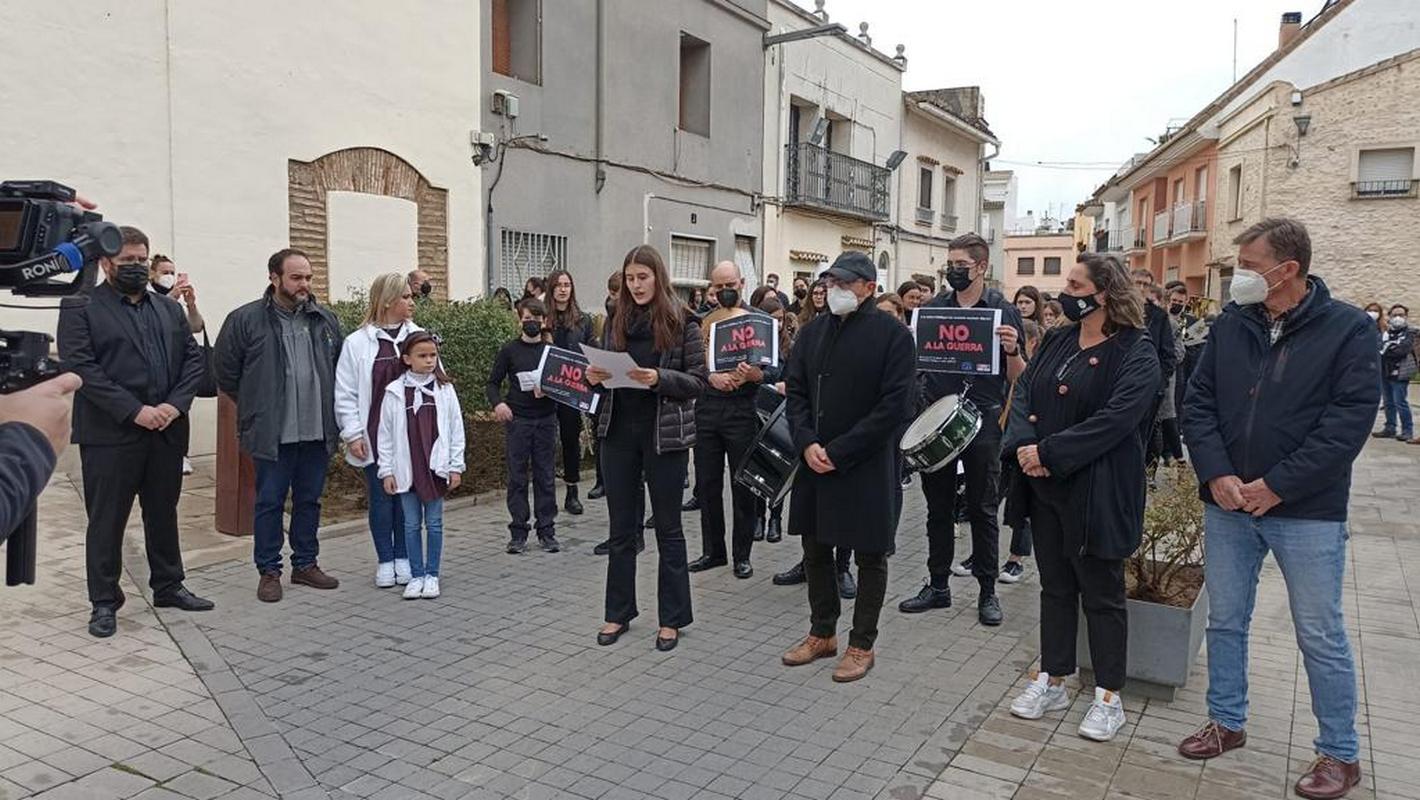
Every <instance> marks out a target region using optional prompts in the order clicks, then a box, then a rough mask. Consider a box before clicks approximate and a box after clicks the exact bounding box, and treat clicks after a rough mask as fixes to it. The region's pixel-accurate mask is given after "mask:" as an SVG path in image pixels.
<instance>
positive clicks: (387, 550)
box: [365, 464, 405, 564]
mask: <svg viewBox="0 0 1420 800" xmlns="http://www.w3.org/2000/svg"><path fill="white" fill-rule="evenodd" d="M365 492H366V495H367V496H368V498H369V502H368V505H369V506H370V510H369V514H368V516H369V519H370V537H371V538H372V539H374V540H375V558H376V559H378V560H379V562H380V563H381V564H388V563H389V562H391V561H393V560H395V559H396V558H405V554H404V509H403V507H402V505H401V503H400V501H399V495H397V494H387V493H386V492H385V484H384V481H382V480H380V468H379V467H378V466H376V465H375V464H371V465H369V466H367V467H365Z"/></svg>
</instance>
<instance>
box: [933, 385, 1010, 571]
mask: <svg viewBox="0 0 1420 800" xmlns="http://www.w3.org/2000/svg"><path fill="white" fill-rule="evenodd" d="M1000 413H1001V412H1000V409H993V408H982V409H981V432H980V433H978V434H976V438H975V439H972V440H971V444H970V445H968V446H967V448H966V452H964V453H962V454H961V461H962V463H963V464H964V465H965V467H966V510H967V517H968V519H969V520H970V521H971V564H972V566H971V574H972V575H974V576H976V580H977V581H978V582H979V583H980V584H981V588H982V590H983V591H984V592H990V591H995V587H996V571H997V569H999V566H998V565H997V563H996V561H997V559H998V556H999V555H1000V549H1001V545H1000V541H999V540H1000V535H1001V528H1000V524H999V523H998V522H997V519H996V518H997V511H998V510H999V509H1000V506H1001V496H1000V492H999V491H998V489H997V484H998V483H999V482H1000V478H1001V427H1000V425H999V424H998V423H997V417H998V415H999V414H1000ZM921 477H922V494H923V495H925V496H926V498H927V573H928V574H929V575H931V576H932V578H933V579H934V580H935V581H937V583H938V584H940V583H941V582H942V581H945V580H946V579H947V577H948V576H950V575H951V571H952V562H953V561H954V560H955V559H956V532H955V522H956V508H955V501H956V496H957V464H956V462H955V461H953V462H951V463H949V464H947V465H946V466H945V467H942V468H941V469H939V470H937V471H936V472H930V473H923V474H922V476H921Z"/></svg>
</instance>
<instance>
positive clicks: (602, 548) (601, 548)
mask: <svg viewBox="0 0 1420 800" xmlns="http://www.w3.org/2000/svg"><path fill="white" fill-rule="evenodd" d="M610 552H611V540H610V539H607V540H606V541H604V542H602V543H601V544H599V545H597V546H596V547H593V548H592V555H596V556H604V555H606V554H607V553H610Z"/></svg>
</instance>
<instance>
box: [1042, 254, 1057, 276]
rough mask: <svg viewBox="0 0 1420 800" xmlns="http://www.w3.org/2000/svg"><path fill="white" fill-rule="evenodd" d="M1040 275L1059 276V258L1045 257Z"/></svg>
mask: <svg viewBox="0 0 1420 800" xmlns="http://www.w3.org/2000/svg"><path fill="white" fill-rule="evenodd" d="M1042 274H1044V275H1059V274H1060V257H1059V256H1046V257H1045V264H1044V266H1043V268H1042Z"/></svg>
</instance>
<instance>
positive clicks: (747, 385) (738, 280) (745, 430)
mask: <svg viewBox="0 0 1420 800" xmlns="http://www.w3.org/2000/svg"><path fill="white" fill-rule="evenodd" d="M744 288H745V280H744V276H743V275H742V274H741V273H740V268H739V266H738V265H736V264H735V262H733V261H721V262H720V263H719V264H716V265H715V268H714V269H713V270H711V271H710V293H709V294H710V300H711V302H712V303H713V305H714V310H712V311H711V312H710V313H709V314H706V315H705V318H704V319H703V320H702V321H701V323H700V324H701V337H702V338H705V339H706V340H707V343H706V348H705V352H706V353H707V354H708V353H709V352H710V348H709V343H708V338H709V336H710V326H711V325H712V324H714V323H716V322H719V321H720V320H722V319H730V318H732V317H735V316H741V315H744V314H762V313H763V312H761V311H759V310H757V309H751V308H750V307H749V306H748V305H746V304H745V302H744V300H743V297H742V294H743V292H744ZM708 360H709V357H708V356H707V361H708ZM766 372H768V373H769V374H768V375H766ZM778 379H779V373H778V370H777V369H772V368H770V367H763V368H761V367H757V366H754V365H752V364H748V363H741V364H740V365H739V366H738V367H736V368H735V369H733V370H729V371H724V372H711V373H710V386H709V388H707V389H706V390H705V393H704V394H702V395H701V397H700V401H699V403H697V404H696V406H695V429H696V433H697V437H698V438H697V439H696V442H695V483H696V488H697V489H698V490H699V492H700V541H701V550H700V557H699V558H697V559H695V560H694V561H692V562H690V565H689V569H690V571H691V572H703V571H705V570H707V569H712V568H714V567H723V566H725V565H726V564H727V563H728V561H729V559H728V558H727V556H733V558H734V574H735V577H736V578H749V577H750V576H752V575H754V567H752V566H750V563H749V552H750V546H751V543H752V541H753V537H754V525H755V502H754V495H753V494H752V493H751V492H750V490H749V489H746V488H745V487H743V486H741V485H739V484H738V483H735V484H733V485H732V486H731V487H730V509H731V512H732V514H733V522H732V526H731V530H732V544H731V552H730V553H728V554H727V553H726V552H725V504H724V502H723V500H721V497H722V492H723V490H724V486H725V462H726V460H728V461H729V464H730V469H732V470H733V469H734V468H735V467H736V466H738V465H739V464H740V462H742V461H744V458H745V454H746V453H747V452H749V448H750V445H751V444H752V443H753V442H754V437H755V432H756V431H758V430H759V417H758V416H757V415H756V414H755V410H754V396H755V393H756V392H757V391H758V390H759V386H760V384H763V383H774V382H775V381H777V380H778Z"/></svg>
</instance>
